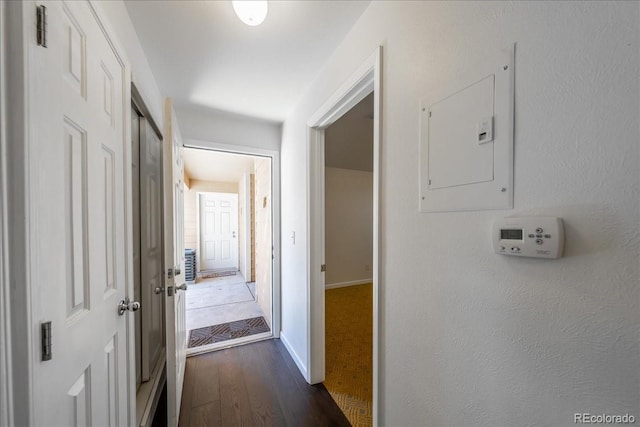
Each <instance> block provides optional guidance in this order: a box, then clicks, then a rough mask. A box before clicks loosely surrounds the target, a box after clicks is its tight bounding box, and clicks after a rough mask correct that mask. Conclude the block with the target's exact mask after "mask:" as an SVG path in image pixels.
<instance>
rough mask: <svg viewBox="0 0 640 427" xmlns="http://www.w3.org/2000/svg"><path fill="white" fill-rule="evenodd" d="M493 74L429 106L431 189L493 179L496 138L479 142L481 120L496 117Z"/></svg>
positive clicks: (429, 185)
mask: <svg viewBox="0 0 640 427" xmlns="http://www.w3.org/2000/svg"><path fill="white" fill-rule="evenodd" d="M494 80H495V77H494V76H493V74H492V75H490V76H487V77H485V78H484V79H482V80H480V81H479V82H477V83H475V84H473V85H471V86H469V87H467V88H465V89H463V90H461V91H459V92H457V93H455V94H453V95H451V96H450V97H448V98H446V99H443V100H442V101H440V102H437V103H435V104H433V105H432V106H431V107H430V108H429V114H428V116H429V117H428V120H429V138H428V143H429V148H428V150H429V178H428V179H429V180H428V187H429V189H437V188H446V187H453V186H457V185H468V184H475V183H478V182H486V181H491V180H492V179H493V142H489V143H485V142H479V133H478V128H479V127H478V124H479V123H480V122H481V121H482V120H484V119H485V118H486V117H493V100H494V86H495V85H494Z"/></svg>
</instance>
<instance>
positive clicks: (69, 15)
mask: <svg viewBox="0 0 640 427" xmlns="http://www.w3.org/2000/svg"><path fill="white" fill-rule="evenodd" d="M39 4H44V5H45V6H46V7H47V11H48V29H49V31H48V48H46V49H45V48H42V47H38V46H36V45H35V44H33V45H30V47H29V67H28V70H29V76H28V79H29V85H28V86H29V95H28V96H29V105H30V119H29V120H30V132H31V137H30V140H29V141H30V144H31V148H30V150H31V151H30V153H31V156H32V157H30V159H29V162H30V163H29V170H31V171H32V172H31V173H32V175H31V177H32V179H31V182H30V186H29V192H30V200H31V201H32V202H31V204H30V212H29V218H30V221H31V223H30V227H31V228H32V236H33V237H32V240H31V246H32V259H33V261H34V262H32V264H31V281H32V295H33V303H32V331H34V333H33V336H34V341H33V342H32V345H33V346H34V348H35V349H37V351H36V352H37V353H39V351H40V342H39V339H40V325H41V323H43V322H47V321H50V322H51V336H52V343H51V349H52V358H51V360H47V361H41V360H40V354H37V355H36V360H34V361H33V362H32V363H33V390H34V402H33V405H34V406H33V414H34V419H33V420H32V421H33V424H34V425H65V426H74V425H101V426H102V425H104V426H115V425H121V426H124V425H127V416H128V412H129V411H132V410H133V404H130V403H129V402H131V401H132V400H135V399H131V397H130V396H128V391H129V387H128V381H129V379H128V374H127V371H128V369H127V353H126V350H127V335H128V333H127V317H128V315H125V316H120V315H119V314H118V311H117V307H118V303H119V302H120V301H121V300H123V299H124V298H125V296H126V294H127V292H126V284H127V280H126V271H125V265H126V248H125V241H126V240H127V238H126V236H127V234H126V230H125V169H124V168H125V166H126V165H125V161H126V159H125V153H126V151H125V149H126V148H127V139H126V138H125V126H124V118H125V115H126V114H127V112H128V107H127V106H126V105H127V103H126V102H124V100H125V94H126V93H127V90H126V89H127V82H126V81H125V77H124V76H125V75H126V69H125V67H124V64H123V63H121V62H120V60H119V58H118V56H117V54H116V53H115V52H114V50H113V49H112V46H111V44H110V43H109V41H108V40H107V39H106V37H105V35H104V33H103V31H102V27H101V26H100V24H99V23H98V22H97V20H96V18H95V16H94V14H93V11H92V10H91V6H90V5H89V4H88V3H87V2H84V1H81V2H68V3H63V2H48V1H45V2H40V3H39ZM24 7H25V15H26V16H28V17H29V18H30V19H29V28H31V25H30V24H31V21H32V20H31V18H33V14H34V13H35V5H34V4H33V3H31V2H25V4H24Z"/></svg>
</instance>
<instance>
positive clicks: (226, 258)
mask: <svg viewBox="0 0 640 427" xmlns="http://www.w3.org/2000/svg"><path fill="white" fill-rule="evenodd" d="M199 204H200V216H199V220H200V268H199V269H200V270H210V269H213V268H238V195H237V194H232V193H201V194H200V201H199Z"/></svg>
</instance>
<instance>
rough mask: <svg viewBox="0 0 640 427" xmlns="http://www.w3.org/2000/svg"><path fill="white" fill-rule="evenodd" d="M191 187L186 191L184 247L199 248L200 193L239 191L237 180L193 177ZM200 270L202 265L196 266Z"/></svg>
mask: <svg viewBox="0 0 640 427" xmlns="http://www.w3.org/2000/svg"><path fill="white" fill-rule="evenodd" d="M190 184H191V186H190V187H188V188H187V187H185V192H184V247H185V249H195V250H196V251H199V248H198V211H197V209H198V201H197V197H198V193H235V194H237V193H238V183H237V182H210V181H199V180H197V179H192V180H191V182H190ZM196 269H197V270H198V271H200V266H199V265H198V266H196Z"/></svg>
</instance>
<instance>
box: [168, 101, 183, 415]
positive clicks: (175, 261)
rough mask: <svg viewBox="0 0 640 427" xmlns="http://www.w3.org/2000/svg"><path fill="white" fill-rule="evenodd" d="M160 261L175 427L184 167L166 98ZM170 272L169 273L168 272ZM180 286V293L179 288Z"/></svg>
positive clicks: (180, 333)
mask: <svg viewBox="0 0 640 427" xmlns="http://www.w3.org/2000/svg"><path fill="white" fill-rule="evenodd" d="M164 137H165V141H164V143H163V145H164V150H163V155H164V161H163V164H164V168H163V179H164V198H163V199H164V253H165V255H164V260H165V265H164V267H165V292H166V297H165V316H166V317H165V319H166V320H165V325H166V327H165V330H166V351H167V417H168V424H167V425H168V426H169V427H174V426H177V425H178V419H179V416H180V400H181V398H182V384H183V381H184V371H185V365H186V350H187V330H186V321H185V314H186V310H185V293H184V291H185V290H186V285H185V280H184V184H183V180H184V164H183V161H182V138H181V136H180V130H179V128H178V124H177V122H176V117H175V113H174V111H173V107H172V103H171V100H170V99H166V100H165V111H164ZM169 270H170V271H169ZM182 286H184V289H182V290H180V289H178V288H179V287H182Z"/></svg>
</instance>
